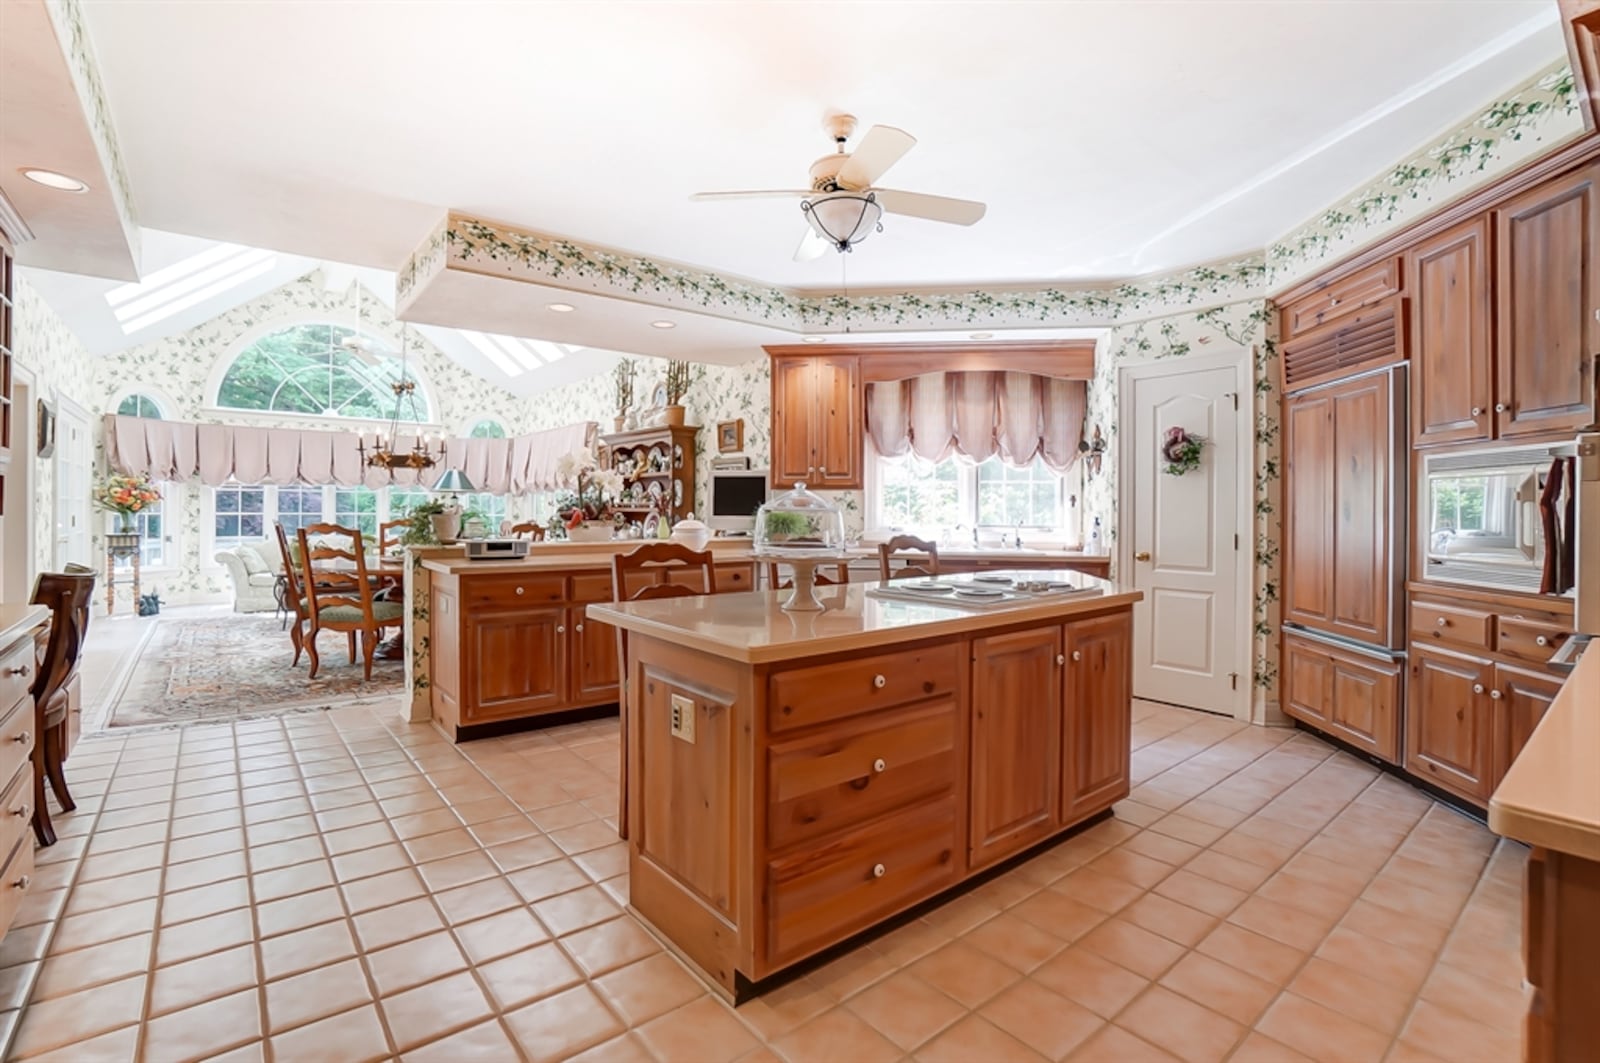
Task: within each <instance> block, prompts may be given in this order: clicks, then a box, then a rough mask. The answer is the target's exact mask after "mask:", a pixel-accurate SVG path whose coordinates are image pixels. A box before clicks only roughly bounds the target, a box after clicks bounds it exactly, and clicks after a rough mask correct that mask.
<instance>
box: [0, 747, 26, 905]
mask: <svg viewBox="0 0 1600 1063" xmlns="http://www.w3.org/2000/svg"><path fill="white" fill-rule="evenodd" d="M18 842H25V843H26V845H27V847H28V848H32V847H33V765H32V764H28V765H25V766H24V767H23V769H22V770H21V771H19V772H17V777H16V778H14V779H12V780H11V781H10V784H9V785H7V786H6V788H5V793H4V795H3V796H0V853H9V852H11V851H12V850H13V849H15V848H16V847H17V843H18ZM0 925H3V924H0Z"/></svg>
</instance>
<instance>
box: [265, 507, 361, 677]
mask: <svg viewBox="0 0 1600 1063" xmlns="http://www.w3.org/2000/svg"><path fill="white" fill-rule="evenodd" d="M272 527H273V529H274V530H275V531H277V533H278V549H279V550H281V551H283V575H284V579H285V581H286V583H287V586H285V587H284V590H283V607H284V608H285V609H287V610H288V611H289V622H290V627H289V642H290V643H291V644H292V645H293V646H294V660H293V661H290V662H289V667H290V668H293V667H294V666H295V665H297V664H299V663H300V651H301V650H302V649H304V648H305V637H306V624H307V623H309V622H310V620H311V610H310V605H309V603H307V601H306V592H305V591H303V590H301V589H300V572H299V565H298V564H297V559H298V556H299V544H298V543H296V544H295V547H294V548H293V549H291V548H290V546H289V536H288V535H287V534H286V533H285V532H284V530H283V525H282V524H276V523H275V524H273V526H272ZM350 659H351V660H352V661H354V660H355V658H354V657H351V658H350Z"/></svg>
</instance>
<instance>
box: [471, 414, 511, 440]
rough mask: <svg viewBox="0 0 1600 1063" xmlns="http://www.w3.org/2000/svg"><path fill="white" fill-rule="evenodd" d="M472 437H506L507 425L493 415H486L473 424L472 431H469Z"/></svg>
mask: <svg viewBox="0 0 1600 1063" xmlns="http://www.w3.org/2000/svg"><path fill="white" fill-rule="evenodd" d="M467 435H468V437H469V438H472V439H504V438H505V437H506V426H505V425H503V424H501V423H500V422H499V421H497V420H495V419H494V418H493V417H485V418H483V419H482V420H480V421H478V422H477V423H476V424H474V425H473V426H472V431H470V432H468V433H467Z"/></svg>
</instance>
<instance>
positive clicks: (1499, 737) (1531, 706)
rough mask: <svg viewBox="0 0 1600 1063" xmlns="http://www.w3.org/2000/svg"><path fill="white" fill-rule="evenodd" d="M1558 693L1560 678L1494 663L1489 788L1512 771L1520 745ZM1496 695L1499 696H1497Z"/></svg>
mask: <svg viewBox="0 0 1600 1063" xmlns="http://www.w3.org/2000/svg"><path fill="white" fill-rule="evenodd" d="M1560 692H1561V679H1560V677H1558V676H1553V675H1550V674H1549V673H1548V672H1536V671H1533V670H1531V669H1528V668H1518V667H1516V666H1515V665H1510V664H1500V663H1496V664H1495V666H1494V685H1493V686H1492V687H1491V688H1490V700H1492V701H1493V702H1494V729H1495V738H1494V762H1493V764H1492V766H1491V773H1490V782H1491V785H1490V789H1491V790H1493V788H1494V787H1495V786H1499V785H1500V780H1501V779H1504V778H1505V777H1506V772H1507V771H1509V770H1511V762H1512V761H1513V760H1516V759H1517V754H1518V753H1521V752H1522V747H1523V746H1525V745H1527V744H1528V739H1529V738H1530V737H1531V736H1532V735H1533V729H1534V728H1535V727H1538V726H1539V721H1540V720H1542V719H1544V714H1545V712H1546V711H1547V710H1549V708H1550V703H1551V702H1553V701H1555V699H1556V695H1557V694H1558V693H1560ZM1495 695H1499V696H1498V697H1496V696H1495Z"/></svg>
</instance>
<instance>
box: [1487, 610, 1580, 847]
mask: <svg viewBox="0 0 1600 1063" xmlns="http://www.w3.org/2000/svg"><path fill="white" fill-rule="evenodd" d="M1489 829H1490V830H1493V831H1494V832H1495V833H1496V834H1502V835H1504V836H1506V837H1507V838H1515V839H1517V840H1518V841H1520V842H1527V843H1528V844H1529V845H1538V846H1542V847H1544V848H1546V849H1554V850H1556V851H1557V852H1562V853H1571V854H1573V855H1574V856H1581V857H1583V858H1584V859H1586V860H1600V642H1596V643H1593V644H1591V645H1590V647H1589V649H1588V650H1587V652H1585V653H1584V655H1583V657H1582V658H1581V659H1580V660H1579V661H1578V667H1577V668H1576V669H1575V670H1574V671H1573V673H1572V674H1571V675H1570V676H1568V677H1567V681H1566V683H1565V684H1564V685H1563V686H1562V687H1561V692H1560V693H1559V694H1557V695H1556V699H1555V701H1553V702H1552V703H1551V704H1550V708H1549V710H1548V711H1546V712H1545V714H1544V718H1543V719H1542V720H1540V721H1539V726H1538V727H1536V728H1535V729H1534V732H1533V737H1531V738H1529V739H1528V744H1527V745H1526V746H1524V747H1523V748H1522V752H1521V753H1519V754H1517V759H1516V760H1515V761H1513V762H1512V765H1511V770H1510V771H1508V772H1506V777H1505V779H1504V780H1502V781H1501V783H1500V786H1499V788H1498V789H1496V790H1495V792H1494V796H1493V797H1491V798H1490V799H1489Z"/></svg>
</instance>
